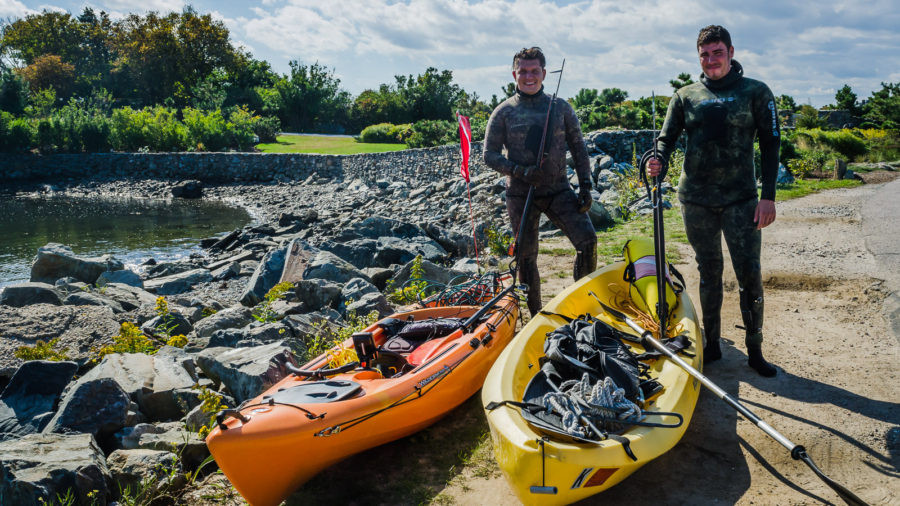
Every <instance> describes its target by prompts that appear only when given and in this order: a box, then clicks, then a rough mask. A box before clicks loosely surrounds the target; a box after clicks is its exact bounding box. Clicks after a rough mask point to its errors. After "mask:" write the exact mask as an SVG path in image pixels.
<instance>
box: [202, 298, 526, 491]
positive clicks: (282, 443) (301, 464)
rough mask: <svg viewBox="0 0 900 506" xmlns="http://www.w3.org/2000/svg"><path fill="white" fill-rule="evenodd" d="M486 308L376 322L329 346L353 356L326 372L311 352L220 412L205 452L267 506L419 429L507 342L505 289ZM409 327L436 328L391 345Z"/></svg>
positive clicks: (436, 310)
mask: <svg viewBox="0 0 900 506" xmlns="http://www.w3.org/2000/svg"><path fill="white" fill-rule="evenodd" d="M492 302H493V304H491V303H488V304H485V305H484V306H447V307H430V308H424V309H416V310H412V311H408V312H403V313H397V314H394V315H392V316H391V317H389V318H385V319H384V320H381V321H379V322H376V323H375V324H373V325H372V326H370V327H368V328H367V329H365V330H364V331H363V332H360V333H357V334H354V336H353V337H351V338H350V339H347V340H346V341H345V342H343V343H342V344H340V345H339V346H337V347H335V348H334V349H333V350H332V355H331V356H334V354H335V352H341V351H346V350H355V352H356V359H358V360H357V361H356V362H353V363H350V364H346V365H345V366H342V367H336V368H331V369H329V368H328V367H329V366H328V363H329V361H330V360H331V358H330V356H329V354H327V353H326V354H323V355H320V356H319V357H317V358H315V359H313V360H312V361H310V362H308V363H307V364H305V365H304V366H303V367H301V368H300V369H299V370H297V369H295V370H294V373H293V374H291V375H289V376H288V377H286V378H284V379H283V380H281V381H280V382H278V383H276V384H275V385H273V386H272V387H271V388H270V389H268V390H266V391H265V392H264V393H263V394H262V395H260V396H259V397H256V398H255V399H252V400H250V401H248V402H246V403H245V404H244V405H242V406H241V407H240V408H239V409H237V410H230V411H227V412H224V413H220V415H219V422H220V423H219V424H218V426H217V427H216V428H214V429H213V431H212V432H211V433H210V434H209V436H208V437H207V439H206V443H207V445H208V446H209V450H210V452H211V453H212V455H213V457H215V460H216V462H217V463H218V464H219V467H220V468H221V469H222V471H223V472H224V473H225V475H226V476H227V477H228V479H229V480H231V483H232V484H233V485H234V487H235V488H236V489H237V490H238V492H240V493H241V495H242V496H244V498H245V499H246V500H247V501H248V502H250V504H253V505H276V504H278V503H280V502H281V501H282V500H284V499H285V498H286V497H287V496H289V495H290V494H291V493H292V492H294V491H295V490H296V489H297V488H299V487H300V486H301V485H302V484H303V483H305V482H306V481H307V480H309V479H310V478H311V477H312V476H314V475H315V474H317V473H318V472H319V471H321V470H322V469H324V468H326V467H328V466H330V465H332V464H334V463H336V462H338V461H340V460H342V459H344V458H346V457H348V456H350V455H353V454H355V453H359V452H361V451H363V450H366V449H369V448H372V447H374V446H378V445H381V444H384V443H387V442H390V441H393V440H396V439H399V438H402V437H404V436H408V435H410V434H413V433H415V432H417V431H419V430H421V429H423V428H425V427H427V426H428V425H430V424H432V423H434V422H435V421H437V420H438V419H440V418H441V417H442V416H444V415H445V414H446V413H448V412H449V411H450V410H452V409H453V408H455V407H457V406H459V405H460V404H461V403H462V402H463V401H465V400H466V399H468V398H469V397H471V396H472V395H473V394H474V393H475V392H477V391H478V390H479V389H480V388H481V385H482V383H483V382H484V378H485V376H486V375H487V373H488V370H489V369H490V368H491V365H492V364H493V363H494V360H495V359H496V358H497V356H498V355H499V354H500V352H501V351H502V350H503V348H504V347H505V346H506V345H507V343H509V342H510V340H511V339H512V337H513V334H514V332H515V324H516V320H517V319H518V316H519V305H518V299H517V297H516V296H515V294H514V293H513V292H512V290H511V289H507V290H504V291H503V292H501V293H500V294H498V295H497V296H496V297H495V298H494V300H493V301H492ZM488 307H489V309H487V308H488ZM454 319H455V320H454ZM473 320H474V321H473ZM454 321H456V322H457V323H456V324H455V326H456V327H457V328H455V330H453V329H452V327H453V326H454V324H453V322H454ZM412 322H420V323H427V322H442V323H443V325H442V326H440V327H441V328H440V329H439V331H438V332H432V334H434V335H428V336H425V338H424V339H422V340H421V341H417V340H415V339H405V340H403V339H401V341H402V342H401V343H400V344H401V345H402V346H395V344H396V343H397V339H398V338H399V337H401V334H403V332H404V329H405V328H406V327H404V329H401V330H400V331H399V333H398V331H397V330H396V329H397V328H398V326H402V325H409V324H412ZM448 322H450V325H449V327H450V330H449V333H447V332H448ZM426 326H427V325H426ZM441 331H443V332H444V335H441ZM392 334H394V335H392ZM407 335H409V334H407ZM419 337H422V336H419ZM391 349H393V350H399V351H390V350H391ZM373 350H374V353H373Z"/></svg>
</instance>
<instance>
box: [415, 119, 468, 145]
mask: <svg viewBox="0 0 900 506" xmlns="http://www.w3.org/2000/svg"><path fill="white" fill-rule="evenodd" d="M411 129H412V134H411V135H410V136H409V138H408V139H407V140H406V145H407V146H409V147H410V148H428V147H432V146H442V145H444V144H452V143H454V142H457V139H456V135H457V134H456V123H451V122H449V121H443V120H429V119H426V120H421V121H416V122H415V123H413V124H412V127H411Z"/></svg>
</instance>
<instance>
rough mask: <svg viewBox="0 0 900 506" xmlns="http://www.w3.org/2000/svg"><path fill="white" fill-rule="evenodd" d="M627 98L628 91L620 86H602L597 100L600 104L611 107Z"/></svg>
mask: <svg viewBox="0 0 900 506" xmlns="http://www.w3.org/2000/svg"><path fill="white" fill-rule="evenodd" d="M626 98H628V92H627V91H625V90H623V89H620V88H603V91H601V92H600V96H599V97H597V100H598V101H599V103H600V104H601V105H605V106H609V107H612V106H614V105H618V104H621V103H622V102H624V101H625V99H626Z"/></svg>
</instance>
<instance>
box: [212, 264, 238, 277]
mask: <svg viewBox="0 0 900 506" xmlns="http://www.w3.org/2000/svg"><path fill="white" fill-rule="evenodd" d="M240 274H241V263H240V262H231V263H229V264H226V265H223V266H221V267H219V268H218V269H216V270H214V271H212V277H213V279H214V280H216V281H224V280H226V279H231V278H234V277H237V276H240Z"/></svg>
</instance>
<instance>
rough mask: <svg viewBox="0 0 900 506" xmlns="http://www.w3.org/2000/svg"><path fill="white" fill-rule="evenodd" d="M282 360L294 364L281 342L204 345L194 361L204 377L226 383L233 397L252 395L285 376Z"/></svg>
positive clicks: (249, 397)
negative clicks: (252, 344) (245, 344)
mask: <svg viewBox="0 0 900 506" xmlns="http://www.w3.org/2000/svg"><path fill="white" fill-rule="evenodd" d="M286 363H291V364H293V365H295V366H296V365H297V360H296V359H295V358H294V354H293V353H292V352H291V350H290V348H289V347H288V346H287V345H286V344H285V343H283V342H277V343H271V344H266V345H262V346H255V347H251V348H220V347H214V348H207V349H205V350H203V351H201V352H200V353H199V354H198V355H197V365H198V366H199V367H200V369H202V370H203V373H204V374H206V376H207V377H209V378H211V379H213V380H214V381H217V382H221V383H223V384H224V385H225V386H226V387H228V390H229V392H231V395H232V396H234V399H235V401H237V402H243V401H245V400H247V399H252V398H253V397H256V396H257V395H259V394H260V393H262V392H263V391H264V390H265V389H266V388H268V387H270V386H272V385H273V384H275V383H276V382H278V381H280V380H281V379H282V378H284V377H285V376H287V375H288V374H289V373H288V370H287V368H286V367H285V364H286Z"/></svg>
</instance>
